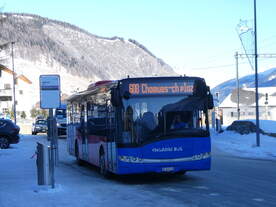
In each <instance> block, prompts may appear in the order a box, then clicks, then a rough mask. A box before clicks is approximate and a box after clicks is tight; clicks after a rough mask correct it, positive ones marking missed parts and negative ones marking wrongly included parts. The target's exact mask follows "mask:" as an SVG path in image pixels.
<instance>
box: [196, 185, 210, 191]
mask: <svg viewBox="0 0 276 207" xmlns="http://www.w3.org/2000/svg"><path fill="white" fill-rule="evenodd" d="M193 188H196V189H202V190H208V189H209V188H208V187H206V186H203V185H199V186H194V187H193Z"/></svg>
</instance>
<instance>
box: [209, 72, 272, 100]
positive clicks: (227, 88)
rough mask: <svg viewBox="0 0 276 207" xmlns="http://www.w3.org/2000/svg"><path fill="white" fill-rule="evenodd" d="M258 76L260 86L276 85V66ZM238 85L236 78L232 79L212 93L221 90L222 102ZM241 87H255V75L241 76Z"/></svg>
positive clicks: (214, 89) (220, 97)
mask: <svg viewBox="0 0 276 207" xmlns="http://www.w3.org/2000/svg"><path fill="white" fill-rule="evenodd" d="M258 77H259V87H276V68H271V69H269V70H267V71H265V72H262V73H259V76H258ZM236 87H237V86H236V79H231V80H228V81H226V82H224V83H221V84H219V85H218V86H216V87H215V88H213V89H212V93H213V94H215V93H216V92H219V101H220V102H222V101H223V100H224V99H225V98H226V97H227V96H228V95H229V94H230V93H231V92H232V91H233V90H234V89H236ZM240 87H247V88H254V87H255V75H254V74H253V75H247V76H244V77H242V78H240ZM275 93H276V92H275Z"/></svg>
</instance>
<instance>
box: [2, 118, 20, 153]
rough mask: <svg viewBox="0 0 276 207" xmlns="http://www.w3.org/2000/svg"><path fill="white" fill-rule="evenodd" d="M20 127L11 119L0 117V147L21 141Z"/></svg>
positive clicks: (6, 146)
mask: <svg viewBox="0 0 276 207" xmlns="http://www.w3.org/2000/svg"><path fill="white" fill-rule="evenodd" d="M19 131H20V128H19V126H17V125H16V124H14V123H13V122H12V121H11V120H9V119H0V149H6V148H9V146H10V144H16V143H18V142H19V140H20V138H19Z"/></svg>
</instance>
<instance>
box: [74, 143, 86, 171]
mask: <svg viewBox="0 0 276 207" xmlns="http://www.w3.org/2000/svg"><path fill="white" fill-rule="evenodd" d="M75 156H76V161H77V164H78V165H80V166H81V165H83V164H84V161H83V160H81V159H80V153H79V146H78V142H77V141H76V142H75Z"/></svg>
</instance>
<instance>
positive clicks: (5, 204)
mask: <svg viewBox="0 0 276 207" xmlns="http://www.w3.org/2000/svg"><path fill="white" fill-rule="evenodd" d="M36 141H44V142H47V141H46V138H45V136H44V137H43V136H26V137H24V138H23V139H22V141H21V142H20V143H19V144H17V145H13V146H12V148H11V149H9V150H5V151H0V178H1V179H0V207H11V206H15V207H21V206H24V207H25V206H26V205H25V204H26V201H28V206H30V207H32V206H40V207H44V206H45V207H46V206H47V207H49V206H68V207H71V206H81V207H86V206H87V207H88V206H89V207H90V206H96V207H98V206H99V207H100V206H108V207H109V206H116V207H118V206H120V207H129V206H133V207H138V206H139V207H178V206H179V207H187V206H188V207H201V206H202V207H208V206H211V207H213V206H215V207H216V206H219V207H235V206H238V207H240V206H241V207H243V206H246V207H247V206H248V207H254V206H260V207H276V162H275V161H265V160H250V159H241V158H236V157H232V156H229V155H226V154H224V153H222V152H220V151H218V150H217V149H214V150H213V160H212V170H211V171H205V172H188V173H187V174H186V175H183V176H145V175H141V176H127V177H115V178H112V179H110V180H107V179H105V178H103V177H102V176H101V175H99V173H98V171H97V169H96V168H95V167H91V166H89V165H87V166H81V167H80V166H78V165H77V164H76V161H75V160H74V158H73V157H71V156H69V155H68V153H67V151H66V140H65V139H60V140H59V143H60V145H59V149H60V164H59V166H58V167H57V168H56V171H55V177H56V183H57V186H58V189H57V191H54V192H51V191H50V192H49V193H46V192H43V190H42V192H41V193H40V188H38V187H37V185H36V166H35V160H34V159H30V157H31V156H32V154H33V153H34V151H35V147H36ZM80 202H81V205H80ZM38 204H39V205H38ZM92 204H93V205H92Z"/></svg>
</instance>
